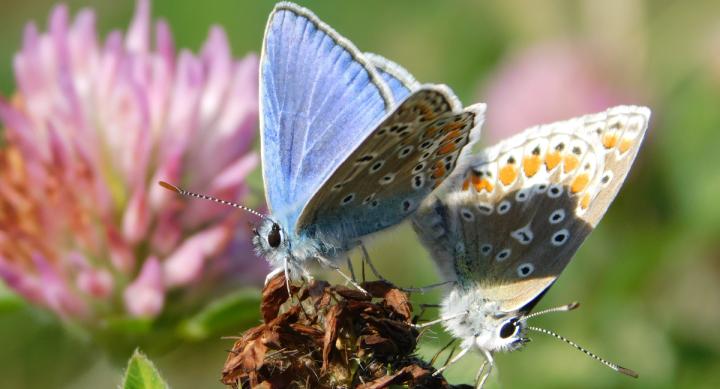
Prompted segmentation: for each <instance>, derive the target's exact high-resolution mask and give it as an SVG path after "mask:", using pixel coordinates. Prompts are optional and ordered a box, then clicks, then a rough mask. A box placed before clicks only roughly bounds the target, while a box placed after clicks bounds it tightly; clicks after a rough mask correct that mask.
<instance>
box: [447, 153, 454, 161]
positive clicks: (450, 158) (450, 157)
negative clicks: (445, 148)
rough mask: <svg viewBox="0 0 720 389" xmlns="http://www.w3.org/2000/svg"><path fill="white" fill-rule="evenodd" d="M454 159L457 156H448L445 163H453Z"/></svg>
mask: <svg viewBox="0 0 720 389" xmlns="http://www.w3.org/2000/svg"><path fill="white" fill-rule="evenodd" d="M454 157H455V156H454V155H452V154H450V155H448V156H447V157H445V162H452V161H453V159H454Z"/></svg>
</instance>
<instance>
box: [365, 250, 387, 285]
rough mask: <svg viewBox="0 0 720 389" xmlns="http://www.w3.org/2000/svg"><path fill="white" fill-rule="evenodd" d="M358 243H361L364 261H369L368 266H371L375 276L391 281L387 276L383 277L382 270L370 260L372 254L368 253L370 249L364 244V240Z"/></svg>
mask: <svg viewBox="0 0 720 389" xmlns="http://www.w3.org/2000/svg"><path fill="white" fill-rule="evenodd" d="M358 244H359V245H360V250H362V255H363V262H365V263H367V265H368V267H370V271H372V273H373V275H374V276H375V278H377V279H379V280H380V281H384V282H387V283H391V282H390V281H388V280H387V279H386V278H385V277H383V276H382V275H381V274H380V272H379V271H378V270H377V268H376V267H375V265H374V264H373V263H372V261H371V260H370V254H368V251H367V249H366V248H365V245H364V244H363V242H359V243H358Z"/></svg>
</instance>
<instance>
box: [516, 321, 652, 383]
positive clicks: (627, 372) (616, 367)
mask: <svg viewBox="0 0 720 389" xmlns="http://www.w3.org/2000/svg"><path fill="white" fill-rule="evenodd" d="M525 328H527V329H529V330H533V331H536V332H540V333H543V334H546V335H550V336H552V337H555V338H556V339H560V340H562V341H563V342H565V343H567V344H569V345H571V346H573V347H575V348H576V349H578V350H580V351H582V352H583V353H585V355H587V356H588V357H590V358H592V359H594V360H596V361H598V362H600V363H602V364H603V365H605V366H607V367H609V368H611V369H613V370H615V371H616V372H618V373H622V374H625V375H628V376H630V377H633V378H638V377H639V375H638V373H636V372H635V371H633V370H630V369H627V368H624V367H622V366H620V365H616V364H614V363H612V362H609V361H606V360H604V359H602V358H600V357H599V356H597V355H595V354H593V353H592V352H590V351H589V350H587V349H585V348H583V347H582V346H580V345H579V344H577V343H575V342H573V341H572V340H570V339H568V338H566V337H564V336H562V335H560V334H557V333H555V332H553V331H550V330H546V329H545V328H538V327H532V326H527V327H525Z"/></svg>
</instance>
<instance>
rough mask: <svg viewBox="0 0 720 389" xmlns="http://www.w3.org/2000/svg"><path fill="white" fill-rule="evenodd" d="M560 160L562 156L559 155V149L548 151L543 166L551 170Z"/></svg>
mask: <svg viewBox="0 0 720 389" xmlns="http://www.w3.org/2000/svg"><path fill="white" fill-rule="evenodd" d="M561 160H562V157H561V156H560V152H559V151H553V152H550V153H547V155H546V156H545V167H547V170H548V171H550V170H553V169H555V166H557V165H558V164H559V163H560V161H561Z"/></svg>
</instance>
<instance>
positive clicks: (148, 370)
mask: <svg viewBox="0 0 720 389" xmlns="http://www.w3.org/2000/svg"><path fill="white" fill-rule="evenodd" d="M122 388H123V389H167V388H169V386H168V384H167V383H166V382H165V380H163V378H162V377H160V373H158V371H157V369H156V368H155V365H153V363H152V362H151V361H150V360H149V359H148V358H147V357H146V356H145V355H144V354H143V353H141V352H140V351H139V350H135V353H133V356H132V357H130V361H129V362H128V367H127V371H125V378H123V384H122Z"/></svg>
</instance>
